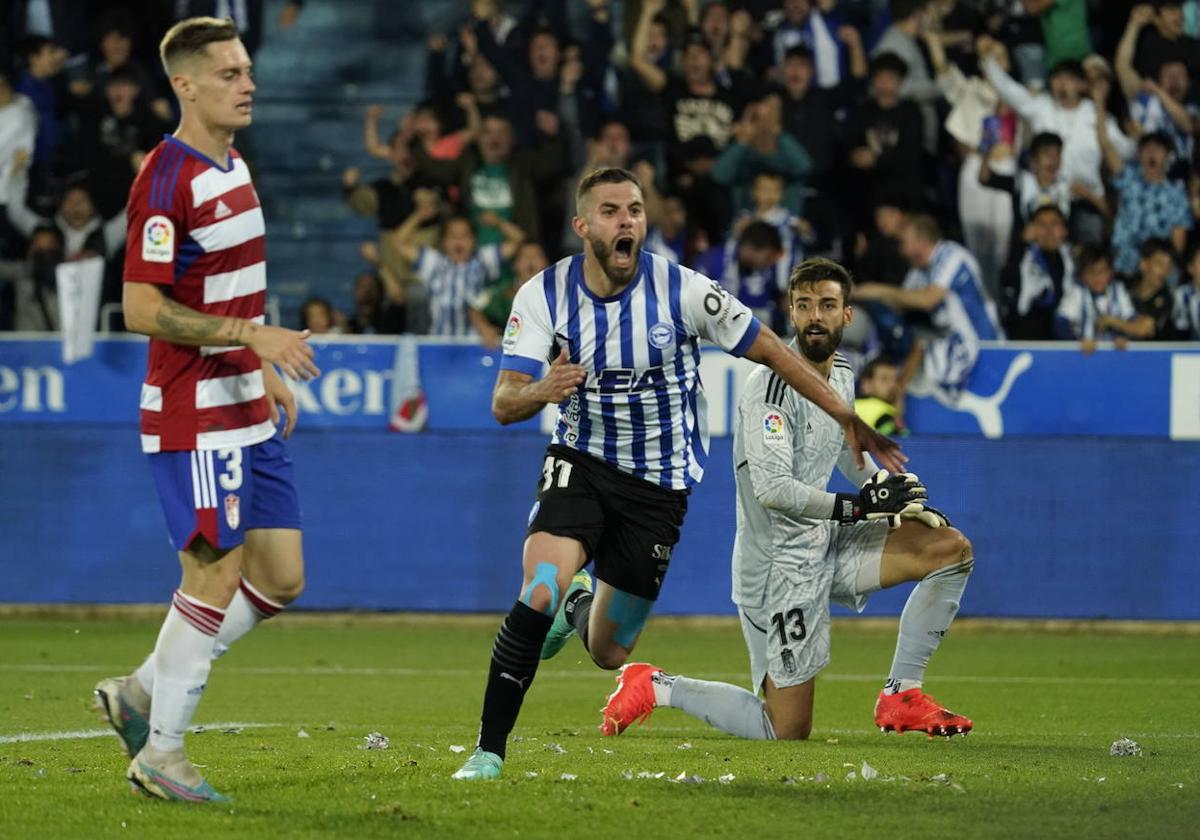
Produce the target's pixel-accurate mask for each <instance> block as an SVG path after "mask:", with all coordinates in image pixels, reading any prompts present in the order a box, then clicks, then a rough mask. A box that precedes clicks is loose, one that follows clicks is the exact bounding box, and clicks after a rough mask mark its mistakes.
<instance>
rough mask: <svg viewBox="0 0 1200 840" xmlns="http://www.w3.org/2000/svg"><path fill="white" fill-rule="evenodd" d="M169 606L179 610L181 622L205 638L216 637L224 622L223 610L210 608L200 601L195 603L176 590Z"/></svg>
mask: <svg viewBox="0 0 1200 840" xmlns="http://www.w3.org/2000/svg"><path fill="white" fill-rule="evenodd" d="M171 606H172V607H174V608H175V609H177V610H179V614H180V615H181V616H183V620H184V621H186V622H187V623H188V624H190V625H192V626H193V627H195V628H196V629H197V630H199V631H200V632H201V633H204V634H205V635H207V636H216V635H217V631H219V630H220V629H221V622H222V621H224V620H225V610H219V609H217V608H216V607H210V606H209V605H208V604H205V603H204V602H202V601H197V600H196V599H195V598H191V597H189V596H187V595H184V594H183V593H182V592H180V591H179V590H178V589H176V590H175V596H174V597H173V598H172V599H171Z"/></svg>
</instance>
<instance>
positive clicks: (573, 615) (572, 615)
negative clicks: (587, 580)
mask: <svg viewBox="0 0 1200 840" xmlns="http://www.w3.org/2000/svg"><path fill="white" fill-rule="evenodd" d="M591 614H592V593H591V592H588V591H587V590H586V589H580V590H578V591H577V592H575V593H573V594H572V595H571V596H570V597H569V598H567V603H565V604H563V615H564V616H565V617H566V619H567V624H570V625H571V626H572V627H574V628H575V632H576V633H578V634H579V640H580V641H581V642H583V648H584V650H587V649H588V617H589V616H591Z"/></svg>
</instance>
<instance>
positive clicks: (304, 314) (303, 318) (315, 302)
mask: <svg viewBox="0 0 1200 840" xmlns="http://www.w3.org/2000/svg"><path fill="white" fill-rule="evenodd" d="M310 306H319V307H321V308H322V309H324V310H325V314H326V315H327V316H328V317H329V320H330V321H331V322H332V321H333V304H332V303H330V302H329V301H328V300H326V299H325V298H323V297H317V296H313V297H310V298H307V299H306V300H305V301H304V303H302V304H300V329H302V330H306V329H308V327H309V323H308V307H310Z"/></svg>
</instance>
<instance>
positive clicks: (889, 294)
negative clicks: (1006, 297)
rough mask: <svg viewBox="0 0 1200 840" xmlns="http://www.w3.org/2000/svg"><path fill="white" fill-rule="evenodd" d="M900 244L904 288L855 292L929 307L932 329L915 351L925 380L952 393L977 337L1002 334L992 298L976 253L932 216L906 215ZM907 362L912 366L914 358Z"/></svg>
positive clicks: (899, 306) (972, 357)
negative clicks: (947, 233)
mask: <svg viewBox="0 0 1200 840" xmlns="http://www.w3.org/2000/svg"><path fill="white" fill-rule="evenodd" d="M900 248H901V252H902V253H903V254H904V256H905V258H906V259H907V260H908V262H909V265H910V266H911V269H910V271H909V274H908V277H906V278H905V281H904V288H902V289H897V288H895V287H893V286H885V285H883V284H881V283H863V284H861V285H859V286H858V287H857V288H856V289H855V293H854V297H855V299H856V300H878V301H881V302H883V303H885V304H887V305H888V306H890V307H892V308H893V309H896V310H915V311H917V312H925V313H928V315H929V320H930V322H931V324H932V326H933V330H934V332H933V334H932V335H931V336H930V337H928V338H926V339H925V340H924V341H923V342H922V343H921V344H920V345H917V347H916V349H915V350H914V353H917V354H919V355H920V359H919V362H920V370H921V372H922V375H923V377H924V379H925V381H926V382H927V383H928V384H930V385H935V386H938V387H940V388H942V389H944V390H946V391H948V392H949V393H952V394H953V393H956V392H957V391H959V390H960V389H961V388H962V387H963V386H964V385H966V382H967V379H968V377H969V376H970V374H971V371H972V370H973V369H974V367H975V361H976V359H977V358H978V357H979V342H981V341H991V340H996V339H1000V338H1003V334H1002V333H1001V330H1000V323H999V319H998V318H997V315H996V311H995V304H994V303H993V302H992V301H991V300H990V299H989V298H988V297H987V292H986V291H985V290H984V287H983V281H982V280H981V279H980V276H979V264H978V263H977V262H976V261H975V258H974V257H973V256H972V255H971V253H970V252H969V251H968V250H967V249H966V248H964V247H963V246H962V245H959V244H958V243H957V242H952V241H950V240H948V239H943V238H942V231H941V228H939V227H938V224H937V222H936V221H934V219H933V217H932V216H928V215H925V214H916V215H913V216H911V217H909V220H908V224H907V225H906V226H905V228H904V233H903V234H902V239H901V243H900ZM912 365H913V369H916V368H917V362H916V361H915V360H914V361H912Z"/></svg>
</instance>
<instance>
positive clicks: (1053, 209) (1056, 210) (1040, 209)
mask: <svg viewBox="0 0 1200 840" xmlns="http://www.w3.org/2000/svg"><path fill="white" fill-rule="evenodd" d="M1043 213H1053V214H1054V215H1056V216H1058V218H1059V221H1061V222H1062V223H1063V224H1064V225H1065V224H1066V223H1067V214H1066V213H1064V212H1063V211H1062V208H1061V207H1059V206H1058V205H1057V204H1055V203H1054V202H1052V201H1047V202H1046V203H1045V204H1039V205H1038V206H1037V207H1035V208H1034V211H1033V214H1032V215H1031V216H1030V217H1029V220H1030V221H1033V220H1034V219H1036V218H1037V217H1038V216H1040V215H1042V214H1043Z"/></svg>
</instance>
